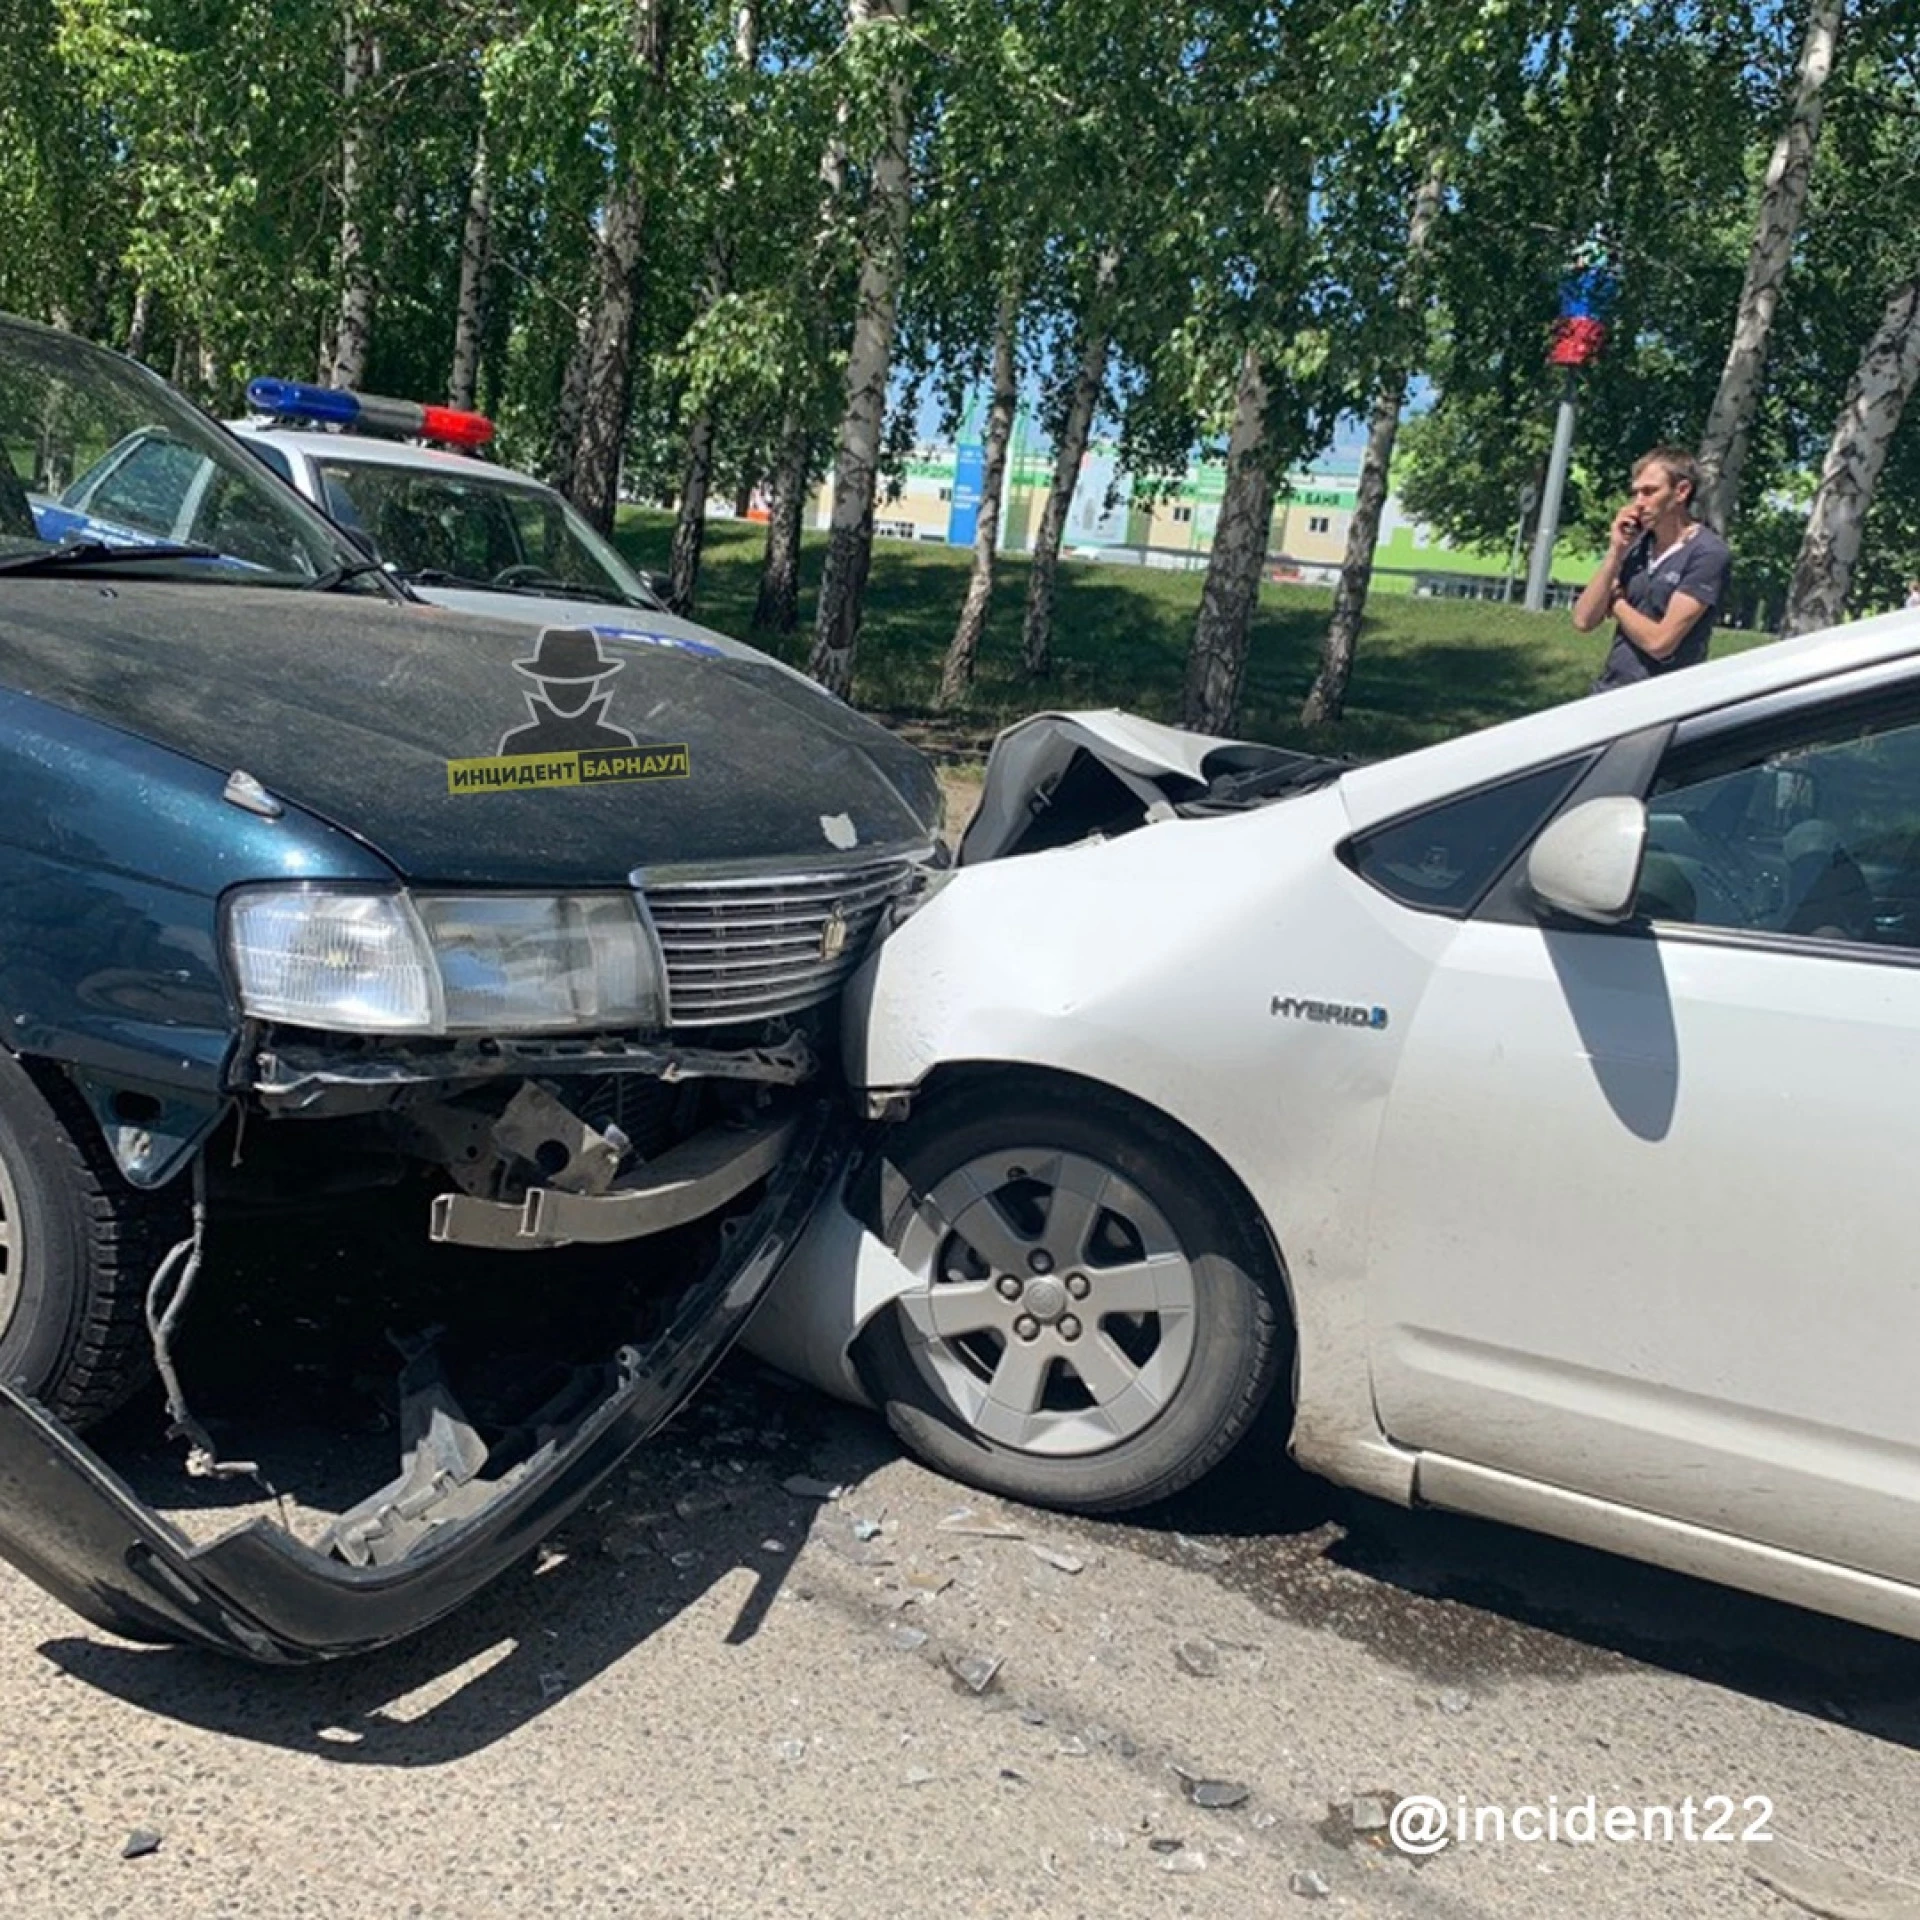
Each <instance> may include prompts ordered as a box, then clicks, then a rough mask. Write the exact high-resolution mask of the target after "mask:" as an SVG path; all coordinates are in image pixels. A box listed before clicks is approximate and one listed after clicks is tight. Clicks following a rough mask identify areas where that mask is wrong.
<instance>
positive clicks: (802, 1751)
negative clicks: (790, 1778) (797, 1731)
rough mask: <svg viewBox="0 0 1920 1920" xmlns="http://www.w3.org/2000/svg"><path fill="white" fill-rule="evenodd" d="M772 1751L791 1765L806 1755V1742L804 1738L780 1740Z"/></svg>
mask: <svg viewBox="0 0 1920 1920" xmlns="http://www.w3.org/2000/svg"><path fill="white" fill-rule="evenodd" d="M774 1751H775V1752H776V1753H777V1754H779V1756H780V1758H781V1759H782V1760H784V1761H786V1763H787V1764H788V1765H789V1766H791V1765H793V1763H794V1762H795V1761H797V1760H804V1759H805V1758H806V1757H807V1743H806V1742H805V1741H804V1740H782V1741H781V1742H780V1743H779V1744H778V1745H777V1746H776V1747H775V1748H774Z"/></svg>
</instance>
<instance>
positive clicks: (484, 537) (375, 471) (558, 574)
mask: <svg viewBox="0 0 1920 1920" xmlns="http://www.w3.org/2000/svg"><path fill="white" fill-rule="evenodd" d="M314 464H315V465H316V466H317V467H318V469H319V472H320V482H321V486H322V488H323V490H324V492H323V497H324V499H325V501H326V506H327V511H328V512H329V513H331V514H332V515H333V517H334V518H335V519H336V520H338V521H339V522H340V524H341V525H342V526H344V527H348V528H351V529H352V530H353V531H355V532H357V533H363V534H365V535H366V536H367V537H368V538H369V539H370V540H372V542H373V543H374V546H375V547H376V548H377V549H378V551H379V554H380V557H381V558H382V559H383V560H386V561H388V562H389V563H390V564H391V565H392V566H393V567H394V568H395V570H396V571H398V572H399V573H400V574H401V575H402V577H403V578H406V579H409V580H417V581H418V582H420V584H421V585H423V586H461V587H479V588H489V589H492V590H495V591H502V592H520V593H529V594H542V593H545V594H552V593H561V594H569V595H573V596H575V597H577V598H580V599H588V600H605V601H611V602H613V603H615V604H616V605H620V606H630V607H648V608H658V606H659V604H660V603H659V601H658V600H656V599H655V598H654V597H653V596H652V595H651V594H650V593H648V591H647V589H646V587H645V586H644V585H643V584H642V583H641V581H640V578H639V576H638V575H637V574H635V572H634V571H633V569H632V568H631V567H629V566H628V565H627V563H626V562H625V561H624V560H622V559H621V558H620V556H619V555H618V554H617V553H616V552H614V550H613V548H612V547H610V546H609V545H608V544H607V543H606V541H604V540H603V539H602V538H601V537H600V536H599V535H598V534H597V533H595V532H594V530H593V529H592V528H591V527H590V526H588V525H587V523H586V522H585V521H584V520H582V519H581V518H580V516H579V515H578V514H577V513H575V512H574V511H573V509H572V508H571V507H569V506H568V505H567V503H566V502H565V501H564V500H562V499H561V498H560V496H559V495H558V494H557V493H553V492H550V491H549V490H548V489H547V488H545V487H542V486H538V485H536V484H534V483H532V482H530V481H525V480H515V479H511V478H509V477H508V476H507V475H505V474H496V473H491V472H488V471H487V470H486V469H485V468H481V467H476V469H475V471H473V472H472V473H466V472H462V471H460V470H459V469H457V468H453V467H446V466H439V465H434V466H431V467H413V466H401V465H397V464H395V463H393V462H389V461H376V460H355V459H353V458H352V457H351V456H342V455H337V454H332V453H328V454H325V455H322V456H319V457H317V458H316V459H315V462H314Z"/></svg>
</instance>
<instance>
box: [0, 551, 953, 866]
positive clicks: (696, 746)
mask: <svg viewBox="0 0 1920 1920" xmlns="http://www.w3.org/2000/svg"><path fill="white" fill-rule="evenodd" d="M593 644H594V645H595V646H597V647H598V648H599V650H600V651H599V653H598V655H597V656H595V657H596V658H597V659H599V660H604V661H607V662H610V663H617V665H616V666H615V670H613V671H612V672H610V673H608V674H607V675H606V677H605V678H604V679H603V680H601V681H600V683H599V685H598V687H597V689H596V695H595V697H596V698H604V701H605V705H604V707H603V708H602V709H601V715H600V718H601V724H602V725H603V726H604V727H609V728H612V729H616V730H618V731H619V732H621V733H625V734H628V735H631V736H632V738H633V740H634V741H635V743H636V744H637V746H638V748H639V749H640V750H641V752H640V753H639V754H638V755H637V756H635V759H634V764H632V765H631V766H629V767H625V768H617V767H616V768H612V769H608V771H610V772H611V773H612V774H613V775H614V776H615V777H612V778H609V779H606V780H604V781H603V782H600V783H596V784H587V785H549V786H541V787H538V788H533V789H522V788H515V787H510V786H500V785H488V784H478V783H476V784H474V785H472V786H469V787H468V788H466V789H465V790H460V791H454V790H450V789H451V781H450V775H449V763H450V762H457V761H474V760H481V761H484V760H486V759H488V758H490V757H494V756H497V755H498V754H499V752H500V749H501V747H502V745H503V744H505V745H506V746H507V751H508V752H509V753H510V754H513V755H524V754H526V753H528V752H529V751H532V749H531V748H529V747H528V746H527V745H526V744H524V743H520V742H516V743H508V742H505V741H504V739H503V737H504V736H505V735H507V734H509V733H511V732H512V731H513V730H515V729H517V728H524V727H526V726H527V725H529V724H530V721H531V718H532V709H531V708H530V707H529V704H528V701H529V696H535V697H537V696H538V694H539V692H540V682H539V681H538V680H537V679H536V678H535V677H534V675H533V674H532V673H531V672H530V671H528V668H529V667H530V666H534V665H538V664H542V662H541V653H542V645H541V636H540V635H539V634H537V633H536V632H534V631H532V630H530V629H528V628H526V627H514V626H508V625H506V624H505V623H502V622H496V621H491V620H479V619H474V618H471V617H468V616H466V615H462V614H455V613H450V612H446V611H443V610H440V609H435V608H425V607H396V606H391V605H388V604H386V603H384V602H379V601H375V600H372V599H367V598H361V597H359V596H356V595H351V594H337V593H336V594H324V593H297V592H288V591H276V590H270V589H264V588H251V587H237V586H208V585H203V584H197V583H186V582H173V581H148V580H140V579H134V578H131V577H125V576H122V577H114V578H108V577H103V576H102V574H101V573H100V572H99V570H95V571H92V572H89V573H88V574H87V575H85V576H84V577H73V578H59V579H22V580H9V581H8V582H7V585H6V592H5V595H4V599H3V600H0V685H5V686H8V687H12V688H16V689H18V690H20V691H22V692H25V693H30V694H33V695H35V696H37V697H39V698H41V699H44V700H48V701H51V702H53V703H55V704H56V705H59V706H61V707H64V708H67V709H69V710H71V711H73V712H76V713H82V714H85V715H87V716H88V717H89V718H91V719H95V720H100V721H104V722H106V723H108V724H109V725H112V726H116V727H119V728H122V729H124V730H125V731H126V732H128V733H132V734H137V735H139V736H140V737H141V738H143V739H146V740H150V741H153V742H155V743H156V744H158V745H160V746H163V747H167V748H170V749H172V750H173V751H175V752H177V753H180V754H184V755H186V756H188V757H189V758H192V759H194V760H198V761H201V762H203V763H205V764H206V765H208V766H210V767H213V768H215V769H217V770H219V771H221V772H231V771H232V770H233V769H234V768H236V767H239V768H245V769H246V771H247V772H249V773H251V774H253V775H254V776H255V777H256V778H257V779H259V780H260V781H261V782H262V783H263V784H264V785H265V786H266V787H267V788H268V789H269V790H271V791H273V792H275V793H278V794H280V795H281V796H283V797H284V798H285V799H288V800H290V801H293V802H295V803H296V804H298V805H299V806H302V807H304V808H306V809H308V810H309V811H311V812H313V813H316V814H319V815H320V816H322V817H323V818H325V819H327V820H330V821H332V822H333V823H334V824H336V825H338V826H340V827H343V828H345V829H346V830H347V831H349V832H351V833H353V834H355V835H357V836H358V837H359V838H360V839H362V840H364V841H365V842H367V843H368V844H369V845H371V846H372V847H374V848H375V849H376V850H377V851H378V852H380V853H381V854H382V855H384V856H385V857H386V858H387V859H388V860H390V861H391V862H392V863H393V865H394V866H395V867H396V868H398V869H399V871H400V872H401V873H402V874H403V875H404V876H406V877H407V878H408V879H410V880H414V881H419V882H427V883H436V884H447V883H460V882H467V883H477V884H490V885H508V886H511V885H540V886H556V885H558V886H618V885H622V884H625V882H626V880H627V878H628V876H629V874H631V873H632V872H633V871H634V870H635V869H636V868H658V867H662V866H679V865H692V866H700V865H706V864H708V863H713V862H731V861H737V860H783V859H791V860H805V859H810V858H814V857H817V856H821V855H829V854H833V855H844V854H846V853H848V852H851V851H853V850H854V849H856V848H864V847H874V848H882V847H885V848H899V847H902V846H906V845H920V844H924V843H926V842H928V841H929V840H931V839H932V837H933V834H934V832H935V828H936V824H937V819H938V808H939V798H938V787H937V784H936V782H935V780H934V777H933V774H932V771H931V769H930V768H929V767H928V766H927V764H926V762H925V761H924V760H923V759H922V758H921V756H920V755H919V754H918V753H916V752H915V751H914V750H913V749H912V748H911V747H908V746H907V745H906V744H905V743H904V742H902V741H900V740H897V739H895V738H894V737H893V736H892V735H891V734H889V733H887V732H886V731H885V729H884V728H881V727H879V726H876V725H875V724H874V723H873V722H871V721H869V720H866V719H864V718H862V716H861V715H859V714H857V713H855V712H854V711H853V710H852V709H851V708H849V707H847V706H845V705H843V704H842V703H841V702H839V701H837V700H834V699H832V698H831V697H830V696H829V695H827V694H826V693H824V692H823V691H821V690H820V689H819V688H817V687H814V686H812V685H811V684H809V683H807V682H804V681H802V680H800V679H799V678H797V677H796V676H795V675H793V674H791V673H788V672H786V671H784V670H783V669H781V668H779V667H777V666H774V665H772V664H771V663H765V664H763V663H759V662H755V661H751V660H743V659H728V658H721V657H717V656H716V655H714V654H713V653H712V652H711V651H710V650H700V651H694V650H691V649H689V648H688V647H687V646H685V645H683V644H680V643H678V642H677V641H676V639H675V637H674V636H673V635H672V634H671V633H669V632H666V631H664V630H663V631H662V633H660V634H658V635H655V636H653V637H651V638H643V637H639V636H629V637H626V638H621V637H618V636H605V635H603V636H599V637H597V638H596V640H595V641H594V643H593ZM574 651H575V655H576V656H577V653H578V649H575V650H574ZM564 653H565V650H556V651H555V652H553V653H551V654H550V655H549V657H548V660H547V661H546V662H545V663H544V664H547V665H558V666H560V667H561V668H562V669H563V670H574V671H577V670H578V667H579V661H578V658H577V657H574V658H567V657H564ZM516 663H519V664H516ZM563 697H564V687H563ZM598 737H599V738H600V739H601V740H606V739H608V738H609V737H610V736H608V735H606V734H601V735H600V736H598ZM580 744H585V743H584V742H581V743H580ZM648 748H655V749H668V748H684V750H685V751H684V754H681V755H674V754H669V753H665V752H661V753H658V754H655V755H651V756H650V755H647V754H646V752H645V749H648Z"/></svg>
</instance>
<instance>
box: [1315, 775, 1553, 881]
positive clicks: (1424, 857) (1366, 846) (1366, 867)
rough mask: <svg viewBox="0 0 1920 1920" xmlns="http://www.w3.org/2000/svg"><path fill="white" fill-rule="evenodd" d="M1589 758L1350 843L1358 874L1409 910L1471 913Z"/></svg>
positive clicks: (1486, 790)
mask: <svg viewBox="0 0 1920 1920" xmlns="http://www.w3.org/2000/svg"><path fill="white" fill-rule="evenodd" d="M1587 764H1588V763H1587V761H1586V760H1585V759H1584V758H1583V759H1580V760H1577V761H1565V760H1563V761H1560V762H1558V763H1557V764H1555V765H1553V766H1550V767H1539V768H1536V769H1535V770H1534V771H1533V772H1532V773H1523V774H1521V775H1520V776H1519V777H1518V778H1517V779H1513V780H1503V781H1501V782H1500V784H1499V785H1498V786H1492V787H1482V788H1480V789H1479V790H1478V791H1477V792H1474V793H1469V794H1465V795H1463V796H1462V797H1461V798H1460V799H1458V800H1448V801H1444V802H1443V803H1442V804H1441V805H1439V806H1437V807H1428V808H1427V809H1426V810H1425V811H1424V812H1421V813H1416V814H1413V815H1410V816H1409V817H1408V818H1407V819H1404V820H1396V821H1394V822H1393V823H1392V824H1391V825H1390V826H1385V827H1376V828H1375V829H1374V830H1373V832H1371V833H1369V834H1365V835H1363V836H1361V837H1360V838H1359V839H1357V840H1354V841H1352V842H1351V843H1350V844H1349V846H1348V849H1347V858H1348V861H1349V863H1350V864H1351V866H1352V867H1353V870H1354V871H1355V872H1356V873H1357V874H1359V876H1360V877H1361V879H1363V880H1366V881H1369V882H1371V883H1372V884H1373V885H1374V886H1376V887H1378V888H1379V889H1380V891H1381V892H1382V893H1386V894H1391V895H1392V896H1393V898H1394V899H1396V900H1399V901H1402V902H1404V903H1405V904H1406V905H1407V906H1410V907H1429V908H1431V909H1432V910H1433V911H1434V912H1436V913H1453V914H1463V913H1471V912H1472V911H1473V909H1474V907H1475V906H1476V905H1477V904H1478V903H1479V899H1480V896H1481V895H1482V894H1483V893H1485V892H1486V890H1487V888H1488V887H1489V886H1491V885H1492V884H1493V882H1494V880H1495V878H1496V877H1497V876H1498V875H1499V873H1500V871H1501V869H1502V868H1503V867H1505V866H1506V865H1507V863H1508V862H1509V861H1510V860H1512V859H1513V857H1514V855H1515V854H1517V853H1518V852H1519V851H1520V849H1521V848H1522V847H1523V846H1525V845H1526V843H1527V842H1528V841H1529V840H1530V839H1532V838H1533V835H1534V833H1535V832H1536V831H1537V830H1538V828H1539V827H1540V825H1541V823H1542V822H1543V821H1545V819H1546V817H1547V815H1548V814H1550V813H1551V812H1552V811H1553V809H1554V808H1555V807H1557V806H1558V805H1559V804H1560V802H1561V801H1562V800H1563V799H1564V798H1565V797H1566V795H1567V793H1568V792H1569V791H1570V790H1571V788H1572V786H1573V783H1574V781H1575V780H1576V779H1578V778H1579V776H1580V775H1581V774H1582V773H1583V772H1584V771H1585V770H1586V767H1587Z"/></svg>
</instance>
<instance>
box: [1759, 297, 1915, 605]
mask: <svg viewBox="0 0 1920 1920" xmlns="http://www.w3.org/2000/svg"><path fill="white" fill-rule="evenodd" d="M1916 381H1920V277H1916V278H1914V279H1911V280H1908V281H1907V282H1906V283H1905V284H1904V285H1903V286H1900V287H1898V288H1896V289H1895V290H1894V293H1893V295H1892V297H1891V298H1890V299H1889V300H1888V301H1887V305H1886V310H1885V312H1883V313H1882V314H1881V316H1880V324H1879V326H1878V327H1877V328H1876V329H1875V330H1874V335H1873V338H1872V339H1871V340H1869V341H1868V342H1867V345H1866V349H1865V351H1864V352H1863V353H1862V354H1861V356H1860V364H1859V365H1858V366H1857V367H1856V368H1855V369H1854V371H1853V378H1852V380H1851V381H1849V382H1848V384H1847V397H1846V399H1845V401H1844V402H1842V404H1841V408H1840V418H1839V420H1838V421H1837V422H1836V423H1835V426H1834V429H1833V440H1832V442H1831V444H1830V445H1829V446H1828V448H1827V458H1826V462H1825V464H1824V465H1823V466H1822V467H1821V469H1820V485H1819V487H1818V488H1817V489H1816V490H1815V492H1814V496H1813V509H1812V511H1811V512H1810V513H1809V514H1808V515H1807V531H1806V533H1805V535H1804V537H1803V538H1802V539H1801V542H1800V556H1799V558H1798V559H1797V560H1796V561H1795V562H1794V564H1793V584H1792V586H1791V587H1789V588H1788V589H1787V608H1786V614H1785V617H1784V618H1783V620H1782V621H1781V631H1782V633H1785V634H1794V633H1809V632H1811V631H1812V630H1813V629H1814V628H1815V627H1830V626H1832V625H1834V624H1835V623H1836V622H1837V621H1838V620H1839V619H1840V618H1841V616H1842V614H1843V613H1844V612H1845V610H1846V604H1847V588H1848V586H1849V585H1850V584H1851V582H1852V579H1853V567H1854V562H1855V561H1856V560H1858V559H1859V557H1860V533H1861V528H1862V527H1863V525H1864V524H1865V521H1866V517H1867V509H1868V508H1869V507H1870V506H1872V505H1873V490H1874V488H1875V486H1876V485H1878V483H1879V479H1880V470H1881V468H1882V467H1884V466H1885V465H1886V462H1887V448H1888V446H1889V445H1890V444H1891V442H1892V440H1893V436H1894V431H1895V429H1896V428H1897V427H1898V426H1899V425H1900V416H1901V414H1902V412H1903V411H1904V410H1905V408H1906V404H1907V401H1908V400H1909V399H1910V398H1911V397H1912V394H1913V389H1914V384H1915V382H1916Z"/></svg>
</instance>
